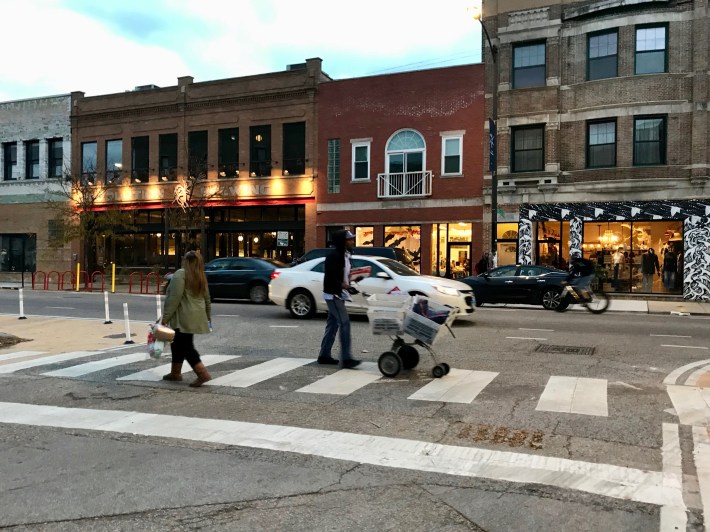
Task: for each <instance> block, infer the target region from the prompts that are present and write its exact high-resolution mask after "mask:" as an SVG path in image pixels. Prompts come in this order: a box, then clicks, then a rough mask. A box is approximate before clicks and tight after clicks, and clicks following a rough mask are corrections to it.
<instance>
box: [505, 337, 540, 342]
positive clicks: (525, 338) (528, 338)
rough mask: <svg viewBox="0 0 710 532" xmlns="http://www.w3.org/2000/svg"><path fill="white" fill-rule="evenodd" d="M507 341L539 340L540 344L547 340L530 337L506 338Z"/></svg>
mask: <svg viewBox="0 0 710 532" xmlns="http://www.w3.org/2000/svg"><path fill="white" fill-rule="evenodd" d="M505 338H506V339H507V340H538V341H540V342H545V341H547V338H532V337H530V336H506V337H505Z"/></svg>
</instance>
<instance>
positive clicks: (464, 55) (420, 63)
mask: <svg viewBox="0 0 710 532" xmlns="http://www.w3.org/2000/svg"><path fill="white" fill-rule="evenodd" d="M479 55H480V54H478V53H470V52H468V51H466V52H461V53H459V54H455V55H452V56H449V57H446V58H433V59H427V60H424V61H416V62H414V63H407V64H405V65H400V66H396V67H391V68H385V69H382V70H376V71H374V72H368V73H366V74H365V75H366V76H372V75H376V74H386V73H388V72H395V71H398V70H402V69H412V68H414V67H424V66H431V65H440V64H443V63H449V62H451V61H457V60H461V59H465V58H467V57H475V56H479Z"/></svg>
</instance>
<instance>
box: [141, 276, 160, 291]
mask: <svg viewBox="0 0 710 532" xmlns="http://www.w3.org/2000/svg"><path fill="white" fill-rule="evenodd" d="M151 277H155V280H156V282H157V284H156V285H155V293H156V294H159V293H160V274H158V273H156V272H150V273H149V274H148V275H146V276H145V292H144V291H143V290H141V294H148V293H149V288H150V286H149V285H150V278H151ZM141 286H142V285H141Z"/></svg>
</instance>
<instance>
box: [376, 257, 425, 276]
mask: <svg viewBox="0 0 710 532" xmlns="http://www.w3.org/2000/svg"><path fill="white" fill-rule="evenodd" d="M379 263H380V264H382V265H383V266H387V267H388V268H389V269H390V270H392V271H393V272H394V273H396V274H397V275H403V276H415V275H419V274H418V273H417V272H415V271H414V270H412V269H411V268H408V267H407V266H405V265H404V264H402V263H401V262H397V261H396V260H392V259H380V260H379Z"/></svg>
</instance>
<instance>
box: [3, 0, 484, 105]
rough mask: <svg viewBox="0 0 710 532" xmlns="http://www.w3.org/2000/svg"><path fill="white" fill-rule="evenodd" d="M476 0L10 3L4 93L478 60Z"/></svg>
mask: <svg viewBox="0 0 710 532" xmlns="http://www.w3.org/2000/svg"><path fill="white" fill-rule="evenodd" d="M474 3H475V0H471V1H467V0H440V1H438V2H431V1H428V0H359V1H358V2H351V1H350V2H346V1H343V0H0V13H2V14H3V16H2V21H3V23H2V29H1V30H0V44H1V45H2V46H1V47H0V49H2V50H3V73H2V75H0V101H6V100H13V99H21V98H33V97H37V96H45V95H52V94H62V93H68V92H71V91H74V90H80V91H84V92H86V93H87V95H93V94H105V93H111V92H123V91H125V90H128V89H132V88H134V87H135V86H136V85H146V84H150V83H154V84H156V85H158V86H169V85H175V84H176V82H177V77H178V76H183V75H191V76H194V77H195V81H207V80H211V79H220V78H228V77H235V76H243V75H251V74H259V73H263V72H273V71H278V70H283V69H284V68H285V66H286V65H287V64H290V63H300V62H303V61H304V60H305V59H306V58H308V57H321V58H322V59H323V69H324V70H325V72H327V73H328V74H329V75H330V76H331V77H333V78H336V79H342V78H347V77H357V76H364V75H370V74H382V73H388V72H399V71H406V70H417V69H423V68H435V67H442V66H450V65H456V64H463V63H473V62H478V61H480V56H481V51H480V50H481V46H480V45H481V35H480V27H479V24H478V22H476V21H474V20H472V19H471V18H470V16H469V15H468V13H467V11H466V8H467V7H468V6H469V5H471V4H474Z"/></svg>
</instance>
